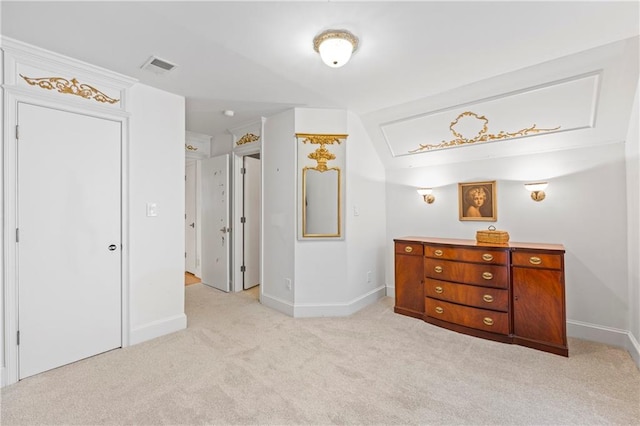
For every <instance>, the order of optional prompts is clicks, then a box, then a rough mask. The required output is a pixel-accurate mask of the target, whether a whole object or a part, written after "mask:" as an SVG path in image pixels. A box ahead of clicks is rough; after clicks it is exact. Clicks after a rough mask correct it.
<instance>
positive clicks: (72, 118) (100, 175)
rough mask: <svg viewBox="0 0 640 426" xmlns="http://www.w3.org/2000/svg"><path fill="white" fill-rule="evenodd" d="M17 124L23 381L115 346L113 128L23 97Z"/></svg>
mask: <svg viewBox="0 0 640 426" xmlns="http://www.w3.org/2000/svg"><path fill="white" fill-rule="evenodd" d="M18 123H19V126H20V139H19V141H18V228H19V229H20V234H19V235H20V240H19V243H18V244H17V253H18V296H19V303H18V326H19V331H20V345H19V347H18V354H19V377H20V378H21V379H22V378H25V377H27V376H31V375H33V374H37V373H39V372H42V371H45V370H49V369H52V368H55V367H58V366H61V365H64V364H68V363H70V362H74V361H77V360H79V359H82V358H86V357H88V356H92V355H95V354H98V353H101V352H104V351H108V350H111V349H114V348H117V347H120V346H121V246H120V238H121V237H120V236H121V222H120V220H121V217H120V215H121V206H120V197H121V196H120V178H121V172H120V161H121V160H120V155H121V152H120V150H121V145H120V144H121V124H120V123H119V122H116V121H110V120H105V119H99V118H95V117H90V116H86V115H81V114H74V113H70V112H65V111H60V110H56V109H51V108H45V107H40V106H35V105H29V104H22V103H21V104H19V106H18ZM109 246H112V247H111V248H112V250H110V249H109Z"/></svg>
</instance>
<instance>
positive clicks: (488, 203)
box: [458, 180, 498, 222]
mask: <svg viewBox="0 0 640 426" xmlns="http://www.w3.org/2000/svg"><path fill="white" fill-rule="evenodd" d="M458 206H459V207H458V208H459V213H460V220H474V221H485V222H495V221H497V220H498V209H497V206H496V181H495V180H493V181H489V182H466V183H459V184H458Z"/></svg>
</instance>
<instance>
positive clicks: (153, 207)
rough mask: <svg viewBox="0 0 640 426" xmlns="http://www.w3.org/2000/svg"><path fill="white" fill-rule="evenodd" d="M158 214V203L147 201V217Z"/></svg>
mask: <svg viewBox="0 0 640 426" xmlns="http://www.w3.org/2000/svg"><path fill="white" fill-rule="evenodd" d="M155 216H158V204H156V203H147V217H155Z"/></svg>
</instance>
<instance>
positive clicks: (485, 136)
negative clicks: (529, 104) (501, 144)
mask: <svg viewBox="0 0 640 426" xmlns="http://www.w3.org/2000/svg"><path fill="white" fill-rule="evenodd" d="M463 117H473V118H475V119H476V120H479V121H481V122H482V129H481V130H480V131H479V132H478V134H477V135H476V136H475V137H473V138H471V139H467V138H465V137H464V136H463V135H462V134H460V133H459V132H457V131H456V130H455V126H456V124H458V122H459V121H460V119H461V118H463ZM559 128H560V126H558V127H554V128H552V129H538V128H537V127H536V125H535V124H534V125H532V126H531V127H527V128H524V129H521V130H517V131H515V132H505V131H504V130H501V131H500V132H498V133H496V134H492V133H487V132H488V131H489V119H487V117H485V116H484V115H478V114H476V113H475V112H471V111H465V112H463V113H461V114H460V115H458V116H457V117H456V119H455V120H453V121H452V122H451V124H450V125H449V130H451V133H453V135H454V136H455V137H456V138H455V139H452V140H450V141H442V142H440V143H439V144H420V146H419V147H418V148H416V149H414V150H411V151H409V153H411V154H415V153H418V152H422V151H430V150H435V149H442V148H450V147H453V146H460V145H465V144H472V143H477V142H489V141H497V140H502V139H511V138H516V137H521V136H528V135H531V134H537V133H543V132H552V131H555V130H558V129H559Z"/></svg>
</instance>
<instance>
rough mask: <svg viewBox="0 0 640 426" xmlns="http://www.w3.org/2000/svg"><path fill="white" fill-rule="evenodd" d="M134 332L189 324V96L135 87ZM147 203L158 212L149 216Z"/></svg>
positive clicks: (135, 338) (136, 335)
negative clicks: (186, 261)
mask: <svg viewBox="0 0 640 426" xmlns="http://www.w3.org/2000/svg"><path fill="white" fill-rule="evenodd" d="M130 95H131V113H132V118H131V126H130V144H129V168H128V173H129V183H130V186H129V241H128V244H129V291H130V298H129V300H130V305H129V312H130V321H129V323H130V335H129V340H130V341H129V343H130V344H135V343H140V342H143V341H145V340H149V339H152V338H155V337H158V336H161V335H164V334H167V333H171V332H174V331H178V330H181V329H184V328H185V327H186V325H187V320H186V316H185V313H184V244H185V239H184V209H185V205H184V190H185V188H184V173H185V161H184V142H185V118H184V111H185V106H184V98H183V97H182V96H178V95H174V94H171V93H168V92H164V91H162V90H158V89H155V88H152V87H149V86H145V85H143V84H136V85H134V86H133V87H132V88H131V92H130ZM147 203H156V204H157V209H158V215H157V216H155V217H148V216H147V211H146V205H147Z"/></svg>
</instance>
